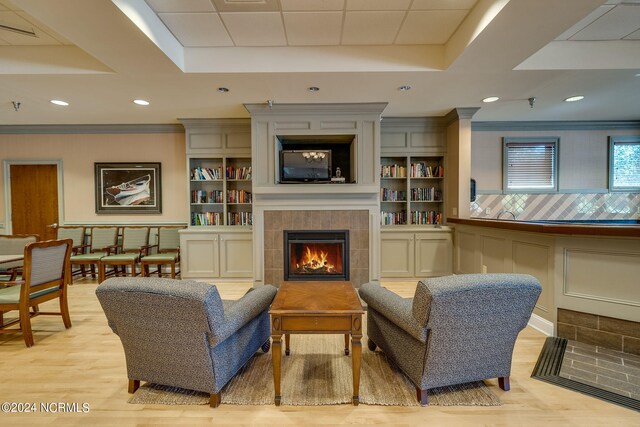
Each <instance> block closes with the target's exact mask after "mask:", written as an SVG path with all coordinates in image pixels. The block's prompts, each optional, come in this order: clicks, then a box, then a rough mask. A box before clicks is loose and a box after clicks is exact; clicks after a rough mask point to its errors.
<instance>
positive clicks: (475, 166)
mask: <svg viewBox="0 0 640 427" xmlns="http://www.w3.org/2000/svg"><path fill="white" fill-rule="evenodd" d="M614 135H640V129H637V130H615V129H610V130H571V131H546V130H540V131H476V130H474V131H473V132H472V133H471V177H472V178H475V180H476V185H477V191H479V192H483V193H494V194H496V193H498V194H499V193H500V192H502V138H503V137H532V136H557V137H560V144H559V157H558V161H559V162H558V172H559V180H558V184H559V190H560V191H561V192H587V191H588V192H593V191H594V190H595V191H606V190H607V180H608V139H609V136H614Z"/></svg>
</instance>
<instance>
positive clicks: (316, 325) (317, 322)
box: [282, 316, 351, 333]
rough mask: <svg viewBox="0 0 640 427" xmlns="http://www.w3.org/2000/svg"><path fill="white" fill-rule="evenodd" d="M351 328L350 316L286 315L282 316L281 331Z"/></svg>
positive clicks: (345, 329)
mask: <svg viewBox="0 0 640 427" xmlns="http://www.w3.org/2000/svg"><path fill="white" fill-rule="evenodd" d="M350 330H351V316H340V317H310V316H286V317H284V316H283V317H282V332H285V333H286V332H296V331H300V332H304V331H312V332H320V331H327V332H332V331H335V332H346V331H350Z"/></svg>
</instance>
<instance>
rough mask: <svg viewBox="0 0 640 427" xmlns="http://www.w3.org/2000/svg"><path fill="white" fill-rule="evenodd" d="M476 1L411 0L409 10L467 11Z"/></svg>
mask: <svg viewBox="0 0 640 427" xmlns="http://www.w3.org/2000/svg"><path fill="white" fill-rule="evenodd" d="M476 3H478V0H413V3H412V4H411V10H443V9H449V10H456V9H463V10H469V9H472V8H473V6H475V5H476Z"/></svg>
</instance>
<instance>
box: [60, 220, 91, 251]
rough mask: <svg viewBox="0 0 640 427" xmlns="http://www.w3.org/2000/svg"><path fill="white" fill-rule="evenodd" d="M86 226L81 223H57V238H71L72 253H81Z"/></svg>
mask: <svg viewBox="0 0 640 427" xmlns="http://www.w3.org/2000/svg"><path fill="white" fill-rule="evenodd" d="M85 234H86V228H85V227H83V226H81V225H59V226H58V227H57V228H56V237H57V239H58V240H64V239H71V240H72V241H73V253H74V254H75V253H81V249H82V247H83V246H84V239H85Z"/></svg>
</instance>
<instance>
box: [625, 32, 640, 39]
mask: <svg viewBox="0 0 640 427" xmlns="http://www.w3.org/2000/svg"><path fill="white" fill-rule="evenodd" d="M624 39H625V40H640V30H638V31H634V32H633V33H631V34H629V35H628V36H627V37H625V38H624Z"/></svg>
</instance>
